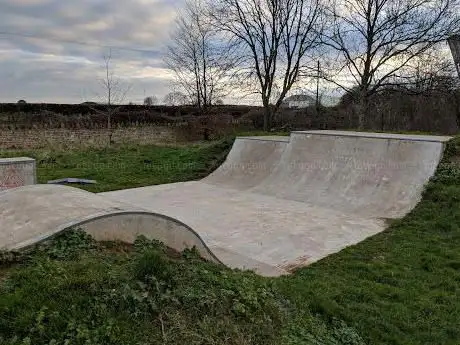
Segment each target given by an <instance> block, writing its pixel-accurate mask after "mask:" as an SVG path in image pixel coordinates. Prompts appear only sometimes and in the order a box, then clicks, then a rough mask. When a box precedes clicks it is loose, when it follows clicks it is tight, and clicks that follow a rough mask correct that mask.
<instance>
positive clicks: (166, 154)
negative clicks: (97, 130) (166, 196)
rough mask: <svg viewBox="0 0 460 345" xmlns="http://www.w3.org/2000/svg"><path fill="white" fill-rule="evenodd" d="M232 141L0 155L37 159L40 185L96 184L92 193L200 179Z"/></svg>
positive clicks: (224, 155)
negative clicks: (65, 180)
mask: <svg viewBox="0 0 460 345" xmlns="http://www.w3.org/2000/svg"><path fill="white" fill-rule="evenodd" d="M231 145H232V140H231V139H227V140H221V141H219V142H212V143H202V144H194V145H190V146H185V147H183V146H182V147H181V146H178V147H171V146H113V147H108V148H103V149H91V150H82V151H78V150H75V151H71V152H62V151H50V150H37V151H32V152H28V151H11V150H9V151H3V152H2V151H0V157H18V156H27V157H32V158H35V159H36V162H37V176H38V182H39V183H47V181H49V180H55V179H59V178H64V177H75V178H82V179H90V180H96V181H97V184H96V185H86V186H80V187H81V188H83V189H86V190H88V191H91V192H105V191H110V190H118V189H125V188H134V187H142V186H148V185H155V184H163V183H171V182H179V181H188V180H193V179H199V178H201V177H204V176H206V175H208V174H209V172H210V171H212V170H213V169H215V168H216V167H218V166H219V165H220V164H221V163H222V162H223V161H224V160H225V157H226V155H227V153H228V151H229V150H230V148H231Z"/></svg>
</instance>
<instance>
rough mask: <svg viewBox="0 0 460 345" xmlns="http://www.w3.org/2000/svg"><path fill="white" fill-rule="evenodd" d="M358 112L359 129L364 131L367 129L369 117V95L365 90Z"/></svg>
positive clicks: (357, 108)
mask: <svg viewBox="0 0 460 345" xmlns="http://www.w3.org/2000/svg"><path fill="white" fill-rule="evenodd" d="M356 110H357V113H358V129H359V130H362V129H364V128H365V127H366V120H368V117H369V95H368V94H367V92H366V91H365V90H363V91H361V92H360V97H359V101H358V104H357V105H356Z"/></svg>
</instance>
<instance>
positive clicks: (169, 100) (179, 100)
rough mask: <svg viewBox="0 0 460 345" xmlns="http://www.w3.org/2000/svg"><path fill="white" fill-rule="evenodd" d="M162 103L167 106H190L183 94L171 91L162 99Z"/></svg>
mask: <svg viewBox="0 0 460 345" xmlns="http://www.w3.org/2000/svg"><path fill="white" fill-rule="evenodd" d="M163 103H164V104H166V105H169V106H181V105H186V104H190V101H189V98H188V97H187V95H185V94H183V93H182V92H179V91H173V92H170V93H168V94H167V95H166V96H165V97H164V99H163Z"/></svg>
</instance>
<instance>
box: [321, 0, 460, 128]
mask: <svg viewBox="0 0 460 345" xmlns="http://www.w3.org/2000/svg"><path fill="white" fill-rule="evenodd" d="M329 18H330V23H329V24H330V25H328V28H329V30H328V31H327V32H326V33H325V35H324V43H325V44H326V45H327V46H328V47H331V48H333V50H335V51H336V52H337V53H338V56H337V57H334V64H335V65H338V66H339V69H338V72H339V73H346V75H347V77H346V78H345V79H346V81H345V82H344V81H337V79H331V78H330V76H329V77H326V78H328V80H329V81H332V82H334V83H336V84H337V85H339V86H340V87H342V88H343V89H345V90H346V91H350V89H351V87H352V86H353V85H358V89H359V99H360V103H359V108H358V116H359V126H360V127H362V126H363V124H364V119H365V117H366V115H367V112H368V107H367V104H368V98H369V96H371V95H372V94H374V93H375V92H377V91H378V90H379V89H381V88H382V87H385V86H388V85H392V84H393V83H394V82H395V79H394V77H395V76H396V75H397V74H398V72H400V71H401V70H402V69H404V68H405V67H406V66H407V65H408V64H409V63H410V62H411V61H412V60H414V59H415V58H416V57H417V56H420V55H421V54H423V53H425V52H427V51H428V50H429V49H431V48H432V47H434V46H435V45H436V44H438V43H439V42H441V41H444V40H446V38H447V37H448V36H449V35H450V34H452V33H454V32H458V31H459V29H460V21H459V0H337V1H336V2H335V3H334V4H333V6H331V7H330V10H329ZM350 79H352V80H350ZM350 81H351V83H350Z"/></svg>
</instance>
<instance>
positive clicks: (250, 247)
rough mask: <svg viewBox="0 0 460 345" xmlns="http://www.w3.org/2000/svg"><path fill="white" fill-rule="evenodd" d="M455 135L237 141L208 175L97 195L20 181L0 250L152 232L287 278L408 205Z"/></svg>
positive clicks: (326, 134)
mask: <svg viewBox="0 0 460 345" xmlns="http://www.w3.org/2000/svg"><path fill="white" fill-rule="evenodd" d="M449 139H450V138H449V137H438V136H415V135H392V134H377V133H356V132H340V131H305V132H293V133H292V134H291V136H290V137H284V138H283V137H247V138H237V139H236V140H235V143H234V145H233V148H232V150H231V152H230V154H229V155H228V157H227V160H226V162H225V163H224V164H223V165H222V166H221V167H220V168H218V169H217V170H216V171H215V172H214V173H212V174H211V175H210V176H208V177H206V178H205V179H203V180H201V181H193V182H185V183H174V184H167V185H160V186H151V187H144V188H136V189H128V190H121V191H115V192H109V193H100V194H98V195H95V194H92V193H87V192H83V191H80V190H78V189H74V188H70V187H62V186H46V187H45V186H33V187H23V188H17V189H13V190H10V191H7V192H2V193H0V210H1V211H0V216H1V217H2V223H1V224H2V229H1V231H0V246H1V244H3V245H4V246H5V245H6V246H7V247H8V248H20V247H21V246H25V245H29V244H32V243H34V242H36V241H39V240H41V239H43V238H46V237H48V236H51V235H52V234H54V233H56V232H59V231H62V230H63V229H65V228H69V227H71V226H75V225H80V226H81V227H82V228H83V229H84V230H86V231H88V232H90V233H91V234H92V235H93V236H95V237H96V239H103V240H106V239H118V240H124V241H127V242H131V241H132V240H133V239H134V238H135V235H137V234H144V235H146V236H147V237H150V238H156V239H159V240H161V241H163V242H165V243H166V244H167V245H168V246H170V247H172V248H175V249H178V250H182V249H184V248H186V247H190V246H196V247H197V248H198V250H199V251H200V253H201V254H202V255H203V256H204V257H205V258H208V259H210V260H213V261H216V262H222V263H224V264H225V265H227V266H230V267H233V268H243V269H253V270H255V271H256V272H257V273H259V274H262V275H267V276H276V275H280V274H285V273H288V272H290V271H291V270H292V269H294V268H297V267H301V266H305V265H308V264H309V263H312V262H314V261H316V260H319V259H321V258H323V257H325V256H327V255H329V254H331V253H334V252H337V251H340V250H341V249H343V248H345V247H347V246H349V245H352V244H355V243H358V242H360V241H362V240H363V239H365V238H366V237H369V236H372V235H374V234H376V233H378V232H380V231H383V230H384V229H385V222H384V220H383V219H385V218H397V217H402V216H404V215H405V214H406V213H407V212H409V211H410V210H411V209H412V208H413V207H414V206H415V205H416V204H417V202H418V201H419V199H420V196H421V192H422V190H423V187H424V185H425V183H426V182H427V181H428V180H429V178H430V177H431V176H432V174H433V173H434V171H435V169H436V167H437V165H438V162H439V160H440V158H441V156H442V152H443V148H444V143H445V142H446V141H447V140H449ZM50 188H52V189H50ZM56 188H59V189H56ZM192 229H193V230H192ZM198 234H199V235H198Z"/></svg>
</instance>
